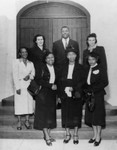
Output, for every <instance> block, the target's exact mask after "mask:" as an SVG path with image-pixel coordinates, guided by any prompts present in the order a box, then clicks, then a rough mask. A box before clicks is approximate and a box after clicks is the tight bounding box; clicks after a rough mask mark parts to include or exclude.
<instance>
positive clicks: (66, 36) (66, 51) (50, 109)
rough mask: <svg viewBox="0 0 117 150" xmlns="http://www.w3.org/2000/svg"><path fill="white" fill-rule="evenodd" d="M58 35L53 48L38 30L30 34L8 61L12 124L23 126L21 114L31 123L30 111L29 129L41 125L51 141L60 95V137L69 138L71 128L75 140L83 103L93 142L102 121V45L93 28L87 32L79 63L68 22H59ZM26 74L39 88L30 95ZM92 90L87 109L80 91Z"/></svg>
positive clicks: (98, 138)
mask: <svg viewBox="0 0 117 150" xmlns="http://www.w3.org/2000/svg"><path fill="white" fill-rule="evenodd" d="M61 35H62V37H61V39H60V40H58V41H56V42H54V43H53V49H52V51H49V50H48V49H46V46H45V38H44V36H43V35H36V36H35V37H34V46H33V48H31V49H27V48H25V47H23V48H20V51H19V56H20V58H18V59H17V60H15V62H14V65H13V79H14V85H15V103H14V108H15V115H17V116H18V125H17V129H18V130H21V129H22V120H21V117H22V116H25V122H24V125H25V127H26V128H27V129H30V128H31V125H30V122H29V116H30V114H33V113H34V126H33V127H34V129H36V130H42V131H43V135H44V140H45V142H46V144H47V145H48V146H51V145H52V142H54V141H55V139H54V138H53V137H52V136H51V129H54V128H56V126H57V125H56V104H57V99H58V98H59V99H60V100H61V120H62V127H63V128H65V132H66V134H65V138H64V140H63V142H64V143H68V142H69V141H70V140H71V131H70V129H73V143H74V144H78V143H79V137H78V130H79V128H81V125H82V108H83V105H84V103H85V118H84V119H85V124H87V125H88V126H90V127H92V129H93V137H92V138H91V139H90V140H89V143H94V146H98V145H99V144H100V142H101V131H102V128H103V127H105V125H106V123H105V104H104V95H105V94H106V92H105V90H104V88H105V87H106V86H107V85H108V77H107V62H106V55H105V50H104V47H102V46H98V45H97V37H96V34H95V33H92V34H90V35H89V36H88V37H87V40H86V42H87V49H86V50H84V51H83V64H79V45H78V42H76V41H74V40H72V39H71V38H70V31H69V27H67V26H63V27H62V28H61ZM31 80H35V81H36V83H37V84H38V86H39V88H40V91H39V93H38V94H37V95H36V96H34V97H33V96H31V95H30V93H29V92H28V91H27V87H28V86H29V85H30V82H31ZM92 92H93V96H94V99H95V101H94V102H95V108H94V110H93V111H90V110H89V108H88V105H87V101H86V99H85V96H84V95H85V94H87V95H91V93H92ZM34 99H35V100H34Z"/></svg>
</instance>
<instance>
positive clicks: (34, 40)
mask: <svg viewBox="0 0 117 150" xmlns="http://www.w3.org/2000/svg"><path fill="white" fill-rule="evenodd" d="M37 37H43V40H44V43H43V47H44V48H45V47H46V46H45V36H44V35H42V34H36V35H35V36H34V38H33V43H34V45H37V44H36V40H37Z"/></svg>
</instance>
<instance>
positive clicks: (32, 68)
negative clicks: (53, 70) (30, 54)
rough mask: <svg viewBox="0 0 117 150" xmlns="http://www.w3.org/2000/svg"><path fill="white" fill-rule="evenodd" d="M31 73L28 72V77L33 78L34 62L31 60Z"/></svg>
mask: <svg viewBox="0 0 117 150" xmlns="http://www.w3.org/2000/svg"><path fill="white" fill-rule="evenodd" d="M31 70H32V71H31V73H30V79H31V80H33V79H34V77H35V68H34V64H33V63H32V62H31Z"/></svg>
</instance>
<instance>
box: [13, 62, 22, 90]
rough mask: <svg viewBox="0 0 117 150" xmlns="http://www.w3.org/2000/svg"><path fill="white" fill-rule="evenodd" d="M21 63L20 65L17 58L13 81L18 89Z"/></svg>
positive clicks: (14, 64)
mask: <svg viewBox="0 0 117 150" xmlns="http://www.w3.org/2000/svg"><path fill="white" fill-rule="evenodd" d="M19 80H20V79H19V65H18V60H15V61H14V62H13V81H14V85H15V88H16V90H18V89H20V82H19Z"/></svg>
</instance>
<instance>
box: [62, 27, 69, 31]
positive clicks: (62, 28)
mask: <svg viewBox="0 0 117 150" xmlns="http://www.w3.org/2000/svg"><path fill="white" fill-rule="evenodd" d="M63 28H67V29H68V30H69V27H68V26H62V27H61V31H62V29H63Z"/></svg>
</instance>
